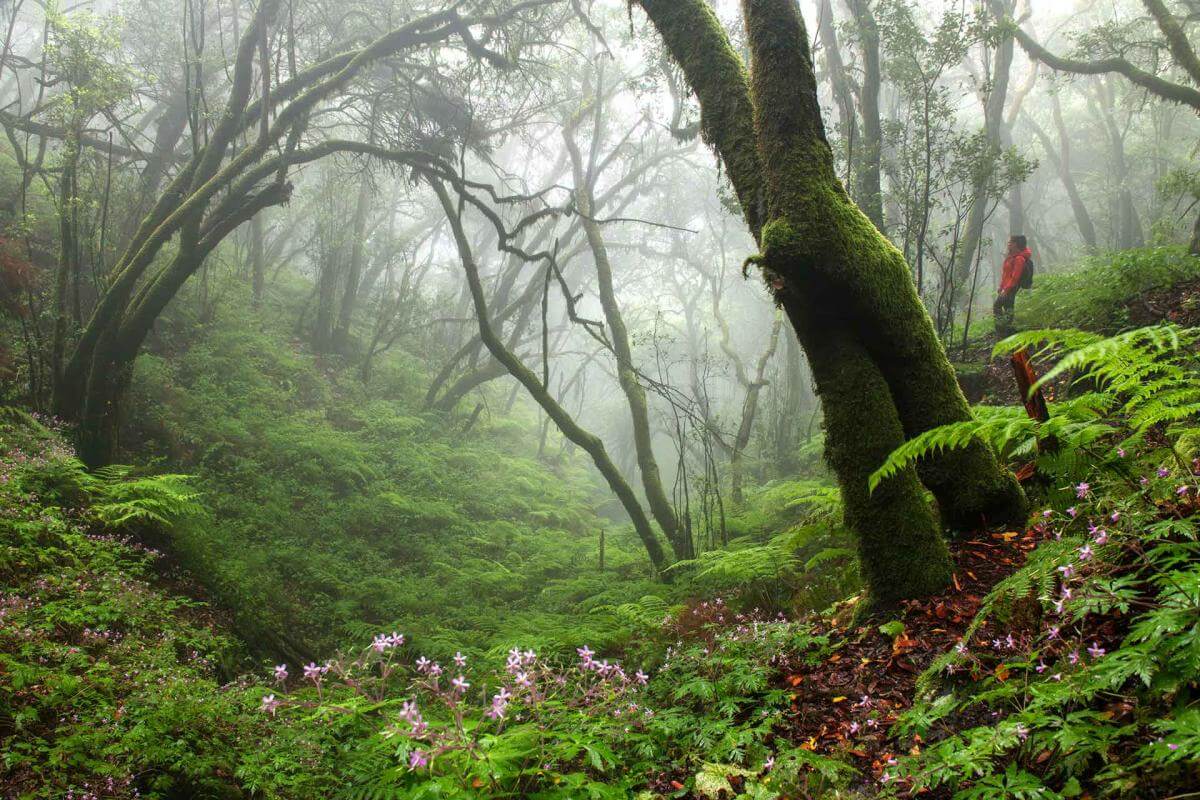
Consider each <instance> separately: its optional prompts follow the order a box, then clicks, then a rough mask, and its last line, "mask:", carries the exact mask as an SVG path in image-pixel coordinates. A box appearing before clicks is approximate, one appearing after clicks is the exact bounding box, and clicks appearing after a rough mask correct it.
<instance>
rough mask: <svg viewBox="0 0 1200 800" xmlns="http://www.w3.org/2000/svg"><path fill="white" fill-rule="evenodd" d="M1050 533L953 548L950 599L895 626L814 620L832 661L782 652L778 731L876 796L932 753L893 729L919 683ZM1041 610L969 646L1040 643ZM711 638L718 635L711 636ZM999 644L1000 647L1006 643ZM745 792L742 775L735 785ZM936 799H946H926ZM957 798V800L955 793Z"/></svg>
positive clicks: (931, 602)
mask: <svg viewBox="0 0 1200 800" xmlns="http://www.w3.org/2000/svg"><path fill="white" fill-rule="evenodd" d="M1048 535H1049V534H1047V532H1046V531H1045V530H1044V529H1043V528H1042V527H1041V526H1033V527H1031V528H1029V529H1027V530H1025V531H1011V530H1010V531H996V532H979V533H975V534H971V535H968V536H964V537H961V538H958V539H955V540H953V541H951V542H950V550H951V555H952V557H953V559H954V563H955V570H954V577H953V583H952V585H951V586H949V587H947V588H946V590H945V591H944V592H942V593H941V594H938V595H935V596H932V597H928V598H925V599H923V600H919V601H918V600H914V601H909V602H906V603H905V604H904V605H903V607H902V608H901V609H900V610H899V611H898V612H897V613H896V615H895V617H894V618H893V619H892V620H890V621H887V622H886V624H882V625H881V624H878V623H879V622H880V620H879V619H876V620H874V621H872V623H871V624H867V625H861V624H854V623H851V622H849V620H850V619H851V618H852V617H853V611H854V606H853V603H848V604H845V605H843V606H842V607H841V608H840V609H839V610H838V611H837V612H836V613H835V614H834V615H833V616H832V617H826V618H814V620H813V622H814V624H815V627H814V630H813V634H814V635H818V636H819V635H826V636H828V637H829V647H828V650H827V652H828V656H827V657H826V658H825V659H824V660H823V661H821V662H820V663H818V664H816V665H813V664H811V663H810V661H811V659H810V658H809V656H810V655H811V654H809V653H781V654H780V657H779V662H778V663H779V665H780V669H779V672H778V676H777V680H778V685H779V688H782V689H783V690H784V691H786V692H788V693H789V699H790V711H789V712H788V714H787V716H786V718H785V721H784V725H783V726H782V728H781V729H780V730H779V731H778V732H777V733H776V736H778V737H781V738H782V739H783V740H784V741H781V742H777V743H776V747H777V748H778V747H780V746H781V745H783V744H784V742H787V743H790V744H791V745H792V746H798V747H800V748H802V749H804V750H808V751H810V752H812V753H815V754H817V755H822V756H828V757H832V758H837V759H839V760H843V761H845V762H847V763H849V764H852V765H853V766H854V767H855V768H856V769H857V770H858V771H859V774H860V775H861V779H860V781H859V784H860V785H859V787H858V788H860V789H863V790H867V791H870V790H873V789H877V788H878V787H879V786H880V783H881V782H886V778H885V777H884V774H885V772H886V771H887V769H888V767H889V766H892V765H894V764H895V763H896V760H895V759H896V757H897V756H898V755H904V754H915V753H917V752H919V751H920V749H921V748H922V747H923V746H924V745H925V743H926V742H925V741H924V740H922V739H921V737H920V736H914V737H913V738H911V739H908V740H900V739H898V738H895V737H893V736H890V735H889V733H888V731H889V729H890V728H891V727H892V725H893V724H894V723H895V722H896V720H897V718H898V717H899V715H900V714H901V713H903V712H904V711H906V710H907V709H909V708H910V707H911V706H912V705H913V702H914V698H915V695H916V692H917V678H918V677H919V676H920V675H921V674H922V673H923V672H924V671H925V670H926V669H927V668H928V667H929V666H930V665H931V664H932V663H933V662H934V660H935V659H937V658H938V657H939V656H941V655H943V654H944V653H947V652H948V651H950V650H951V649H952V648H954V647H955V646H957V644H958V643H959V642H960V641H962V640H963V636H964V634H965V633H966V632H967V630H968V627H969V626H970V625H971V624H972V622H973V621H974V620H975V617H976V614H977V612H978V611H979V609H980V605H981V603H982V602H983V598H984V597H985V596H986V595H987V594H988V592H989V591H990V590H991V589H992V587H993V586H995V585H996V584H997V583H998V582H1000V581H1001V580H1002V579H1004V578H1005V577H1007V576H1009V575H1011V574H1012V573H1013V572H1015V571H1016V570H1018V569H1019V568H1020V567H1021V566H1022V565H1023V564H1024V563H1025V556H1026V554H1027V553H1029V552H1030V551H1032V550H1033V549H1034V548H1035V547H1037V545H1038V544H1039V543H1041V542H1042V541H1044V539H1045V538H1046V537H1047V536H1048ZM1037 605H1038V603H1037V601H1036V600H1034V601H1032V602H1031V608H1030V612H1031V613H1029V614H1028V615H1027V616H1028V619H1022V618H1020V614H1017V615H1016V616H1017V618H1014V619H1010V620H1008V621H1007V622H1006V624H1004V625H1003V630H997V631H992V630H990V628H989V624H990V625H991V626H995V625H996V624H995V623H988V622H984V623H983V624H982V625H981V626H980V627H979V628H978V630H977V631H976V632H975V639H973V640H972V641H970V642H968V645H969V647H970V648H971V649H972V650H974V649H979V650H989V649H992V646H993V642H992V640H993V638H994V637H1003V638H1008V637H1016V638H1017V639H1020V638H1021V637H1023V636H1027V635H1031V634H1032V633H1033V632H1034V631H1035V630H1036V625H1037V621H1038V620H1037V615H1038V612H1037V611H1036V610H1035V608H1036V607H1037ZM710 633H711V632H710ZM997 641H999V639H997ZM983 722H984V721H983V720H979V719H973V718H968V717H958V718H955V719H953V720H948V721H947V722H946V723H945V724H944V725H943V726H942V729H941V730H939V732H938V733H939V735H938V736H937V737H936V738H939V739H940V738H942V737H944V736H949V735H951V734H952V733H954V732H955V731H957V730H960V729H962V728H967V727H972V726H974V725H979V724H982V723H983ZM683 777H686V776H682V775H680V776H660V778H659V781H658V784H659V785H658V787H657V788H659V789H660V790H663V791H670V789H671V788H675V789H678V788H681V787H682V786H683V784H682V782H681V781H679V780H678V779H679V778H683ZM730 781H731V783H732V785H733V787H734V789H737V788H738V779H737V778H736V776H733V777H731V778H730ZM924 796H926V797H936V796H938V795H936V794H929V793H926V794H925V795H924ZM947 796H948V795H947Z"/></svg>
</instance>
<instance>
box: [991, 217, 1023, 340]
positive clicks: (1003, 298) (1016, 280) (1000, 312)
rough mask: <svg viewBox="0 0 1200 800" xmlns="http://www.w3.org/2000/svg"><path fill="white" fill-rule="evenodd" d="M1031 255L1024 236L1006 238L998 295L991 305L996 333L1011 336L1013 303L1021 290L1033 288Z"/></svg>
mask: <svg viewBox="0 0 1200 800" xmlns="http://www.w3.org/2000/svg"><path fill="white" fill-rule="evenodd" d="M1032 256H1033V253H1032V252H1030V250H1029V243H1028V242H1027V241H1026V240H1025V237H1024V236H1018V235H1015V234H1014V235H1013V236H1010V237H1009V238H1008V252H1007V253H1005V255H1004V269H1003V271H1002V272H1001V273H1000V294H999V295H998V296H997V297H996V302H995V303H994V304H993V305H992V313H993V314H994V315H995V318H996V333H997V334H998V335H999V336H1001V337H1004V336H1011V335H1012V333H1013V303H1014V302H1015V301H1016V299H1017V292H1018V291H1020V290H1021V289H1031V288H1033V258H1032Z"/></svg>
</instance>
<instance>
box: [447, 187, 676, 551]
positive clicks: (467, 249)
mask: <svg viewBox="0 0 1200 800" xmlns="http://www.w3.org/2000/svg"><path fill="white" fill-rule="evenodd" d="M430 183H431V185H432V186H433V189H434V191H435V192H436V193H437V195H438V199H439V200H440V201H441V203H442V208H443V209H444V210H445V212H446V218H447V219H448V220H449V221H450V227H451V230H452V231H453V232H454V242H455V245H456V246H457V248H458V254H459V259H460V260H461V261H462V265H463V271H464V272H465V273H466V277H467V285H468V287H469V289H470V291H471V299H472V302H473V303H474V306H475V315H476V319H477V321H478V323H479V336H480V338H481V339H482V340H483V343H484V345H485V346H486V347H487V349H488V351H489V352H490V353H491V354H492V356H493V357H494V358H495V359H496V360H497V361H499V362H500V363H501V364H503V365H504V367H505V368H506V369H507V370H508V372H509V374H511V375H512V376H513V377H514V378H516V379H517V381H519V382H520V384H521V385H522V386H524V387H525V390H526V391H527V392H529V395H530V397H532V398H533V399H534V401H535V402H537V404H538V405H539V406H541V407H542V410H543V411H545V412H546V415H547V416H549V417H550V419H552V420H554V424H555V425H557V426H558V429H559V430H560V431H561V432H562V434H563V436H565V437H566V438H567V439H568V440H570V441H571V442H574V443H575V444H576V445H578V446H579V447H580V448H581V449H582V450H583V451H584V452H586V453H587V454H588V455H589V456H591V457H592V462H593V463H594V464H595V465H596V469H597V470H599V471H600V474H601V475H602V476H604V479H605V481H606V482H607V483H608V486H609V488H610V489H612V492H613V494H615V495H616V496H617V499H618V500H619V501H620V502H621V505H622V507H624V509H625V511H626V513H627V514H629V518H630V519H631V520H632V521H633V527H634V530H635V531H636V532H637V535H638V538H640V539H641V540H642V544H643V546H644V547H645V548H646V553H647V554H648V555H649V556H650V561H651V563H653V564H654V566H655V568H658V569H661V568H662V567H663V566H664V565H665V564H666V554H665V553H664V552H663V549H662V545H661V544H660V543H659V541H658V535H657V534H656V533H655V531H654V526H653V525H651V524H650V520H649V518H647V517H646V513H645V511H643V510H642V506H641V503H639V502H638V499H637V495H636V494H634V491H633V488H632V487H631V486H630V485H629V483H628V482H627V481H626V480H625V478H624V477H623V476H622V475H621V471H620V470H619V469H618V468H617V466H616V465H615V464H614V463H613V461H612V458H611V457H610V456H609V454H608V451H607V450H606V449H605V447H604V443H603V442H602V441H601V440H600V438H599V437H598V436H596V435H595V434H593V433H591V432H589V431H587V430H585V429H584V428H583V427H581V426H580V425H579V423H578V422H576V421H575V418H574V417H572V416H571V414H570V413H569V412H568V411H567V410H566V409H565V408H563V407H562V405H561V404H560V403H559V402H558V401H557V400H555V399H554V397H553V395H551V394H550V391H549V387H547V386H545V385H544V384H543V383H542V381H541V380H540V379H539V378H538V376H537V375H536V374H534V372H533V371H532V370H531V369H529V368H528V367H526V366H525V365H524V364H523V363H521V360H520V359H519V358H517V356H516V355H515V354H514V353H513V352H512V351H511V350H509V349H508V348H507V347H506V346H505V344H504V342H503V341H501V339H500V337H499V336H498V335H497V334H496V332H495V330H493V329H492V326H491V323H490V322H489V320H488V312H487V300H486V299H485V298H484V294H483V283H482V282H481V281H480V279H479V269H478V267H477V266H476V264H475V258H474V256H473V255H472V253H471V245H470V243H469V242H468V241H467V237H466V234H465V233H464V232H463V226H462V221H461V220H460V219H459V217H458V210H457V209H456V208H455V206H454V203H453V201H452V200H451V199H450V196H449V194H448V193H447V192H446V189H445V187H444V186H443V185H442V184H441V183H440V182H438V181H437V180H431V181H430Z"/></svg>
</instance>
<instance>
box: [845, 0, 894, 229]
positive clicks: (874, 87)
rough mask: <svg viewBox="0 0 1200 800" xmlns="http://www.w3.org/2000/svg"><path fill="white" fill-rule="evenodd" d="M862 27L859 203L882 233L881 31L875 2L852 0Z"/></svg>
mask: <svg viewBox="0 0 1200 800" xmlns="http://www.w3.org/2000/svg"><path fill="white" fill-rule="evenodd" d="M849 5H850V12H851V13H852V14H853V15H854V22H855V24H856V25H857V26H858V35H859V46H860V47H861V48H862V58H863V83H862V94H861V96H860V98H859V101H860V104H861V110H862V118H863V123H862V124H863V142H862V148H861V152H862V164H861V166H860V167H859V169H858V182H857V184H856V185H857V191H856V192H855V200H856V201H857V202H858V204H859V207H861V208H862V210H863V212H864V213H865V214H866V215H867V219H869V220H871V222H873V223H874V224H875V227H876V228H878V229H879V230H880V232H886V231H887V227H886V225H885V222H886V220H884V217H883V180H882V172H883V170H882V164H883V122H882V118H881V117H880V113H879V90H880V86H881V85H882V82H883V78H882V72H881V70H880V66H879V28H878V26H877V25H876V23H875V13H874V12H873V11H872V9H871V0H849Z"/></svg>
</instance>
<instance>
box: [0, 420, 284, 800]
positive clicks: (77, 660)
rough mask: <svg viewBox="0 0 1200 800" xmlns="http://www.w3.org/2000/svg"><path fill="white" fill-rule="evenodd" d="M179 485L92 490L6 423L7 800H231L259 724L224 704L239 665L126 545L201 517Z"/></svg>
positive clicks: (3, 700) (30, 425)
mask: <svg viewBox="0 0 1200 800" xmlns="http://www.w3.org/2000/svg"><path fill="white" fill-rule="evenodd" d="M194 504H195V500H194V498H193V497H192V496H191V493H190V491H189V490H188V489H187V488H186V483H185V482H184V481H182V480H181V479H178V478H175V477H172V476H166V477H163V478H157V479H150V478H141V479H130V478H127V477H125V476H122V475H120V474H118V473H116V472H111V471H110V472H109V473H107V474H105V475H102V476H95V475H88V474H87V473H85V472H84V471H83V469H82V467H81V466H80V464H79V463H78V462H77V461H75V460H74V459H73V457H72V456H71V453H70V451H69V450H68V449H67V448H66V446H65V445H64V444H63V442H62V441H61V439H59V438H58V437H57V436H56V435H54V434H53V433H52V432H50V431H48V430H46V429H45V428H43V427H41V426H40V425H38V424H36V423H34V422H33V421H32V420H30V419H28V418H24V417H23V415H21V414H19V413H16V412H12V411H5V412H4V419H3V420H2V421H0V753H2V754H3V755H2V756H0V785H3V786H4V787H5V796H6V797H13V798H18V797H20V798H23V797H31V798H33V797H36V798H51V797H53V798H62V797H83V796H95V797H128V796H131V795H132V793H133V792H134V791H135V790H137V791H140V792H142V793H143V794H149V795H153V796H185V795H186V796H206V797H226V796H230V795H229V793H228V791H227V788H226V780H225V779H224V778H223V777H222V775H223V774H228V773H229V772H230V770H232V768H233V767H234V765H235V764H236V762H237V753H238V751H239V750H242V749H247V748H249V747H252V746H253V743H254V742H255V741H256V738H257V737H258V736H259V735H261V733H262V730H263V724H262V721H261V720H259V719H257V718H256V717H254V716H253V715H251V714H249V713H248V711H249V710H251V709H252V706H246V707H243V705H242V704H241V703H240V702H239V698H238V697H236V696H235V695H232V694H226V693H221V692H218V691H217V680H218V675H219V674H221V673H222V672H223V671H224V670H225V668H226V667H227V666H228V665H229V664H232V663H238V662H239V661H240V655H239V653H240V649H239V647H238V645H237V643H236V641H235V640H234V639H232V638H231V637H229V636H228V635H227V634H226V633H223V632H222V631H221V629H220V628H219V627H218V626H216V625H215V624H213V620H212V619H211V618H210V616H209V614H208V613H207V612H206V610H205V609H204V607H203V606H201V605H198V604H197V603H195V602H193V601H191V600H188V599H186V598H185V597H184V596H183V595H179V594H174V593H172V592H170V591H165V590H164V589H163V580H162V575H161V574H160V569H159V568H160V566H161V557H160V554H159V553H157V552H156V551H154V550H153V549H151V548H148V547H146V546H145V545H143V544H141V543H139V542H138V541H137V540H136V539H133V538H131V536H130V533H131V532H132V531H134V530H138V529H141V527H142V526H144V525H147V524H159V523H161V522H165V521H168V520H174V519H178V518H180V517H181V516H182V515H186V514H188V513H192V512H193V511H194Z"/></svg>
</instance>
